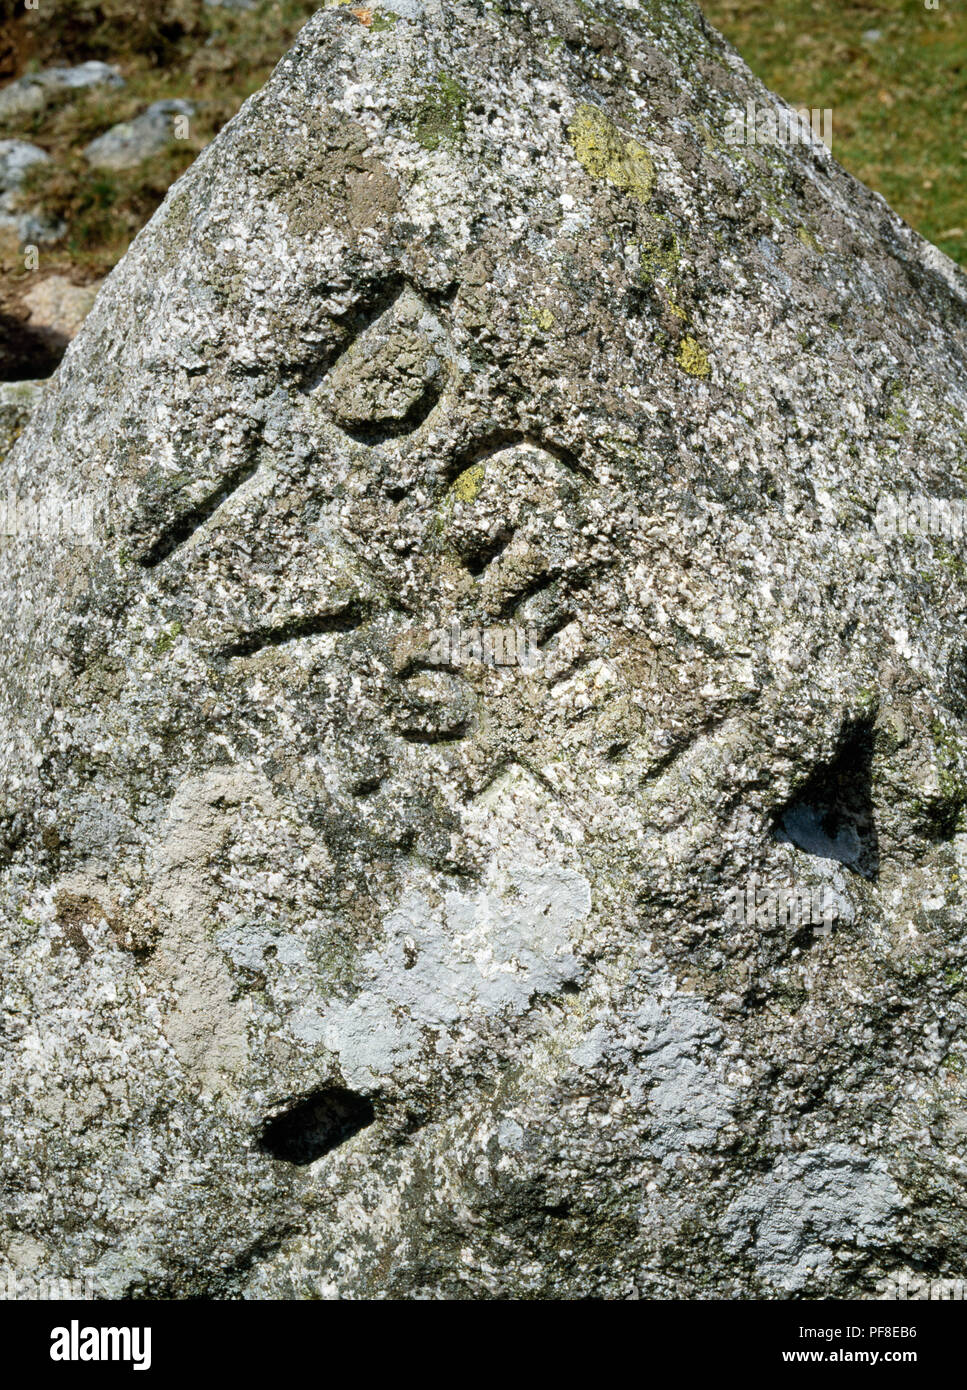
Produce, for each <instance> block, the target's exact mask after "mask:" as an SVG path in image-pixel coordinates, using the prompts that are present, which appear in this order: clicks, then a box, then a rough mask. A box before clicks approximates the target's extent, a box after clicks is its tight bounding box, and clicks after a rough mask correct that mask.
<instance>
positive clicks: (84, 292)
mask: <svg viewBox="0 0 967 1390" xmlns="http://www.w3.org/2000/svg"><path fill="white" fill-rule="evenodd" d="M102 284H103V281H101V280H97V281H95V282H94V283H93V284H90V285H75V284H73V282H72V281H70V280H68V279H67V277H66V276H65V275H48V276H47V278H46V279H45V280H39V281H38V282H37V284H36V285H34V286H33V287H32V289H30V290H28V291H27V293H26V294H25V295H24V296H23V302H24V304H25V305H26V306H27V308H28V309H29V310H30V319H29V323H30V327H31V328H32V329H34V330H35V331H36V332H39V333H41V334H42V335H44V336H46V337H48V338H49V339H50V341H51V344H52V346H59V347H60V348H61V350H63V349H64V348H66V346H67V344H68V343H69V342H70V340H71V339H72V338H73V337H74V336H75V334H76V333H77V330H78V329H79V328H80V326H81V324H82V323H83V322H84V320H85V319H86V318H87V315H88V314H89V313H90V311H91V308H92V307H93V304H94V300H95V298H96V297H97V292H98V290H99V289H100V287H101V285H102Z"/></svg>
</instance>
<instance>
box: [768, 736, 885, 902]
mask: <svg viewBox="0 0 967 1390" xmlns="http://www.w3.org/2000/svg"><path fill="white" fill-rule="evenodd" d="M872 763H873V725H872V721H866V720H861V721H857V722H855V723H851V724H849V725H847V726H846V728H844V730H843V733H842V735H841V737H840V742H839V747H838V749H837V751H836V753H835V755H834V757H833V758H832V759H831V761H830V762H828V763H824V764H822V765H821V766H819V767H817V768H816V769H815V771H814V772H813V773H812V775H811V776H810V777H809V779H808V780H807V782H806V783H805V785H804V786H802V787H801V788H800V790H799V791H798V792H797V793H796V795H795V796H793V797H792V799H791V800H790V801H788V802H787V803H786V805H785V806H784V807H783V809H782V810H781V811H780V813H779V815H778V817H777V821H776V827H775V833H776V837H777V839H779V840H780V841H783V842H785V843H787V844H788V843H791V844H793V845H795V846H796V848H797V849H800V850H802V851H803V852H804V853H806V854H810V855H813V856H815V857H816V858H818V859H828V860H835V861H837V862H839V863H840V864H842V865H844V867H845V868H847V869H850V870H852V872H853V873H856V874H859V875H860V876H861V877H862V878H866V879H869V880H871V881H875V880H876V878H877V877H878V875H879V867H880V862H879V861H880V856H879V843H878V837H877V833H876V825H875V822H874V818H873V789H872V783H873V775H872Z"/></svg>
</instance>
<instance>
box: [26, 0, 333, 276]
mask: <svg viewBox="0 0 967 1390" xmlns="http://www.w3.org/2000/svg"><path fill="white" fill-rule="evenodd" d="M318 8H319V6H318V4H317V3H313V0H272V3H262V4H260V5H259V6H258V8H257V9H255V10H251V11H231V10H226V9H221V8H210V7H208V6H204V5H202V4H200V3H199V0H193V2H192V0H134V3H132V0H54V2H53V4H47V3H44V4H42V5H41V6H40V8H39V10H37V11H33V12H31V11H27V12H25V13H24V14H23V15H22V16H21V17H19V19H18V18H15V19H13V20H8V21H7V24H6V26H5V27H6V28H7V30H8V31H9V30H11V29H13V30H17V29H18V26H19V33H18V37H19V38H20V43H19V51H17V46H16V45H11V46H12V47H14V48H15V51H17V59H16V61H15V63H14V64H13V66H15V68H16V75H19V74H20V73H23V72H29V71H30V70H31V68H40V67H44V66H48V65H51V64H54V63H77V62H83V61H85V60H86V59H89V58H99V59H101V60H103V61H110V62H112V63H115V64H117V66H119V67H120V69H121V72H122V74H123V76H124V78H125V83H126V85H125V86H124V87H122V88H117V89H112V88H101V89H100V90H97V89H95V90H93V91H90V92H87V93H81V94H79V95H76V96H71V97H66V96H65V97H64V98H63V99H61V100H60V101H59V102H58V103H56V104H55V105H52V106H50V107H48V108H47V109H46V110H44V111H42V112H40V113H38V114H36V115H32V116H25V117H23V118H21V119H20V120H18V121H16V122H8V123H6V127H5V129H4V132H3V134H4V135H5V136H7V137H15V138H18V139H23V140H29V141H31V142H33V143H34V144H37V145H39V146H40V147H41V148H42V149H44V150H46V151H47V152H48V153H49V154H50V155H52V156H53V163H52V164H51V165H49V166H42V167H41V168H40V169H39V170H37V172H36V173H35V174H34V176H33V178H32V179H31V180H30V182H29V184H28V190H27V191H28V194H29V195H30V198H31V201H34V200H36V201H37V202H39V203H40V204H41V205H42V206H43V207H44V209H45V210H46V211H48V212H50V213H51V214H53V215H55V216H58V217H61V218H62V219H63V220H64V221H65V222H66V223H67V224H68V227H69V232H68V235H67V237H66V238H65V239H64V241H63V242H62V243H60V244H59V245H58V246H55V247H52V248H49V249H47V248H45V249H44V250H43V252H42V260H43V269H44V271H45V272H46V273H48V274H49V273H51V272H55V271H59V272H61V273H63V274H71V275H72V278H75V279H79V278H92V277H94V276H97V275H103V274H104V273H105V272H106V271H108V270H110V269H111V267H112V266H113V265H114V264H115V263H116V262H117V261H118V259H119V258H120V256H121V255H122V254H123V252H124V250H125V248H126V247H127V245H128V243H129V242H130V241H131V238H132V237H133V236H134V234H135V232H137V231H138V230H139V228H140V227H142V226H143V225H144V223H145V222H146V221H147V220H148V218H149V217H150V216H151V214H152V212H154V210H155V208H156V207H157V206H158V204H159V202H160V201H161V199H162V198H163V197H164V194H165V191H166V189H167V188H168V186H169V184H171V183H172V182H173V180H174V179H175V178H177V177H178V175H179V174H181V173H182V172H183V171H184V170H185V168H187V166H188V165H189V164H190V163H191V161H192V159H193V158H194V156H195V155H196V154H197V153H198V151H199V150H200V149H201V148H202V147H203V146H204V145H205V144H207V143H208V141H209V140H210V139H211V138H212V136H213V135H215V134H216V133H217V131H218V130H219V129H220V127H221V126H222V125H224V123H225V122H226V121H227V120H229V119H230V118H231V117H232V116H233V115H234V114H235V112H236V111H237V110H238V108H239V106H240V105H241V104H242V102H243V101H244V100H245V98H246V97H247V96H249V95H250V94H251V93H252V92H254V91H257V90H258V88H259V87H261V86H262V85H263V83H264V82H265V81H266V79H267V78H268V76H269V74H270V73H271V71H272V69H273V67H274V66H275V64H276V63H277V62H278V60H279V58H281V57H282V55H283V53H285V52H286V50H287V49H288V48H290V47H291V45H292V42H293V40H294V38H295V35H296V34H297V33H298V31H299V29H300V28H301V27H302V25H303V24H304V23H305V21H306V19H307V18H308V17H309V15H311V14H312V13H313V12H314V11H315V10H316V9H318ZM40 14H43V22H42V23H40V22H38V20H37V18H36V16H37V15H40ZM2 51H3V48H2V45H0V52H2ZM10 75H13V74H10ZM163 97H188V98H189V99H190V100H192V101H193V102H195V104H196V107H197V114H196V115H195V116H194V117H193V118H192V120H191V123H190V130H191V134H190V138H189V139H187V140H184V141H180V142H177V143H175V144H172V146H171V147H170V148H169V150H167V151H165V152H163V153H162V154H160V155H157V156H155V157H154V158H153V159H149V160H145V162H144V163H143V164H142V165H141V166H140V167H139V168H137V169H133V170H130V171H125V172H124V173H109V172H106V171H103V170H98V171H94V172H92V170H91V169H90V167H89V166H88V164H87V163H86V161H85V160H84V159H83V156H82V154H81V150H82V149H83V147H84V145H85V144H87V143H88V142H89V141H90V140H92V139H94V137H95V136H96V135H100V134H101V133H102V132H103V131H105V130H107V129H108V128H109V127H110V126H112V125H114V124H115V123H117V122H118V121H124V120H129V119H130V118H131V117H133V116H136V115H137V114H139V113H140V112H141V111H143V110H144V108H145V107H146V106H147V105H149V104H150V103H151V102H153V101H158V100H159V99H161V98H163ZM16 261H17V256H16V249H15V248H8V249H7V253H6V255H5V256H4V264H3V265H2V270H3V271H4V272H5V273H6V274H7V275H9V274H12V273H16Z"/></svg>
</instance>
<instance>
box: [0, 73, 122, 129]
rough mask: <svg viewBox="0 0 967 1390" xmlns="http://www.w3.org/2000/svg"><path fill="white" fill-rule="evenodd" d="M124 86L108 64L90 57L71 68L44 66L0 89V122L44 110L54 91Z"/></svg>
mask: <svg viewBox="0 0 967 1390" xmlns="http://www.w3.org/2000/svg"><path fill="white" fill-rule="evenodd" d="M123 86H124V78H123V77H122V76H121V73H120V72H119V70H118V69H117V68H116V67H114V66H113V64H111V63H99V62H95V61H93V60H92V61H90V62H87V63H79V64H78V65H77V66H76V67H72V68H63V67H57V68H45V69H44V70H43V72H35V73H28V74H27V75H26V76H24V77H21V78H18V79H17V81H16V82H10V83H8V85H7V86H6V87H3V88H0V121H3V120H8V119H11V118H13V117H15V116H25V115H30V114H31V113H32V112H35V111H41V110H43V108H44V107H45V106H46V105H47V102H48V101H49V100H50V98H51V96H52V95H53V94H54V93H56V92H64V91H83V90H85V89H87V88H90V87H123Z"/></svg>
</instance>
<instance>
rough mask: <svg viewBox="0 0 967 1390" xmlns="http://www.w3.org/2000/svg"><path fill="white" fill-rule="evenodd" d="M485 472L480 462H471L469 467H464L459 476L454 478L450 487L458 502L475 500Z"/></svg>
mask: <svg viewBox="0 0 967 1390" xmlns="http://www.w3.org/2000/svg"><path fill="white" fill-rule="evenodd" d="M485 472H486V470H485V468H484V466H483V464H482V463H472V464H471V465H470V467H469V468H465V469H464V470H463V472H462V473H461V474H460V476H459V477H458V478H456V479H454V483H453V488H452V492H453V495H454V497H456V498H457V500H458V501H460V502H475V501H476V500H477V494H478V493H479V492H480V489H481V488H482V487H483V480H484V473H485Z"/></svg>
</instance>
